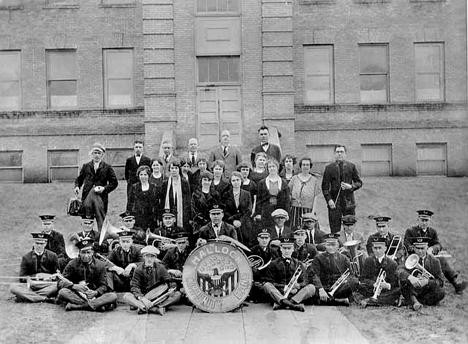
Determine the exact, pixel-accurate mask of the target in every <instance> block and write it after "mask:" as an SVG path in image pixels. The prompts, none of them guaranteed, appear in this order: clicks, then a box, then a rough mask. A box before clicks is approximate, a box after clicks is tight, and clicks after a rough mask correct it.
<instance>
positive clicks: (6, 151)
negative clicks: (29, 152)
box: [0, 149, 24, 183]
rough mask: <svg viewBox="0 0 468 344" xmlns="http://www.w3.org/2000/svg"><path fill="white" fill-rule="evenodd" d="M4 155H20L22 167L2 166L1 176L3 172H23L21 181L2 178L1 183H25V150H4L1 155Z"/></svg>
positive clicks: (0, 152)
mask: <svg viewBox="0 0 468 344" xmlns="http://www.w3.org/2000/svg"><path fill="white" fill-rule="evenodd" d="M3 153H19V154H20V159H21V165H19V166H15V165H13V166H11V165H10V166H0V174H1V173H2V171H11V170H21V180H2V178H0V183H23V182H24V165H23V153H24V151H23V150H20V149H18V150H16V149H12V150H2V151H0V154H3Z"/></svg>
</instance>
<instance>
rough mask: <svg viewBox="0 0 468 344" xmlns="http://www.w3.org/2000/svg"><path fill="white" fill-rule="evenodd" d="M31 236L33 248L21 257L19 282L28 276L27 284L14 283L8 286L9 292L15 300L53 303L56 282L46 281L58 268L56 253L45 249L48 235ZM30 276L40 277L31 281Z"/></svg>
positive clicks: (37, 234)
mask: <svg viewBox="0 0 468 344" xmlns="http://www.w3.org/2000/svg"><path fill="white" fill-rule="evenodd" d="M31 235H32V237H33V240H34V242H33V249H32V250H31V251H29V252H28V253H26V254H25V255H24V256H23V258H21V265H20V273H19V274H20V282H25V278H24V277H25V276H28V280H29V283H28V284H29V286H25V285H24V283H14V284H12V285H11V286H10V293H12V294H13V295H15V296H16V299H17V300H20V301H27V302H47V303H55V298H54V297H55V295H57V291H58V289H57V282H52V281H46V280H45V279H48V278H51V275H52V274H54V273H56V272H57V270H58V268H59V263H58V258H57V255H56V254H55V253H54V252H52V251H49V250H47V249H46V248H45V247H46V245H47V239H48V237H49V236H48V235H47V234H45V233H31ZM30 278H35V279H41V281H33V280H30Z"/></svg>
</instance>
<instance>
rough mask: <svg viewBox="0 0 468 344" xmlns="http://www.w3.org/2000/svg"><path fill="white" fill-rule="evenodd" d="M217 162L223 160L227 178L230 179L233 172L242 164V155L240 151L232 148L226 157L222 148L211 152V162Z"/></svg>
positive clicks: (230, 147)
mask: <svg viewBox="0 0 468 344" xmlns="http://www.w3.org/2000/svg"><path fill="white" fill-rule="evenodd" d="M216 160H222V161H224V163H225V164H226V167H225V169H224V175H225V176H226V178H229V177H230V175H231V172H232V171H235V170H236V167H237V165H239V164H240V163H241V162H242V155H241V153H240V151H239V150H238V149H237V148H235V147H232V146H229V147H228V152H227V155H226V156H224V152H223V149H222V147H221V146H219V147H218V148H216V149H215V150H214V151H212V152H211V154H210V158H209V162H210V163H212V162H213V161H216Z"/></svg>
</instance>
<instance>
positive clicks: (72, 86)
mask: <svg viewBox="0 0 468 344" xmlns="http://www.w3.org/2000/svg"><path fill="white" fill-rule="evenodd" d="M49 97H50V104H49V105H50V107H51V108H61V107H76V106H77V105H78V97H77V95H76V81H50V82H49Z"/></svg>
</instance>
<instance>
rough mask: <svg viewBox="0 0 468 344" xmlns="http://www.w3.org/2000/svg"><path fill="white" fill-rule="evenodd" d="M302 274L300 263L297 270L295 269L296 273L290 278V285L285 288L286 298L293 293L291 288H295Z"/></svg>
mask: <svg viewBox="0 0 468 344" xmlns="http://www.w3.org/2000/svg"><path fill="white" fill-rule="evenodd" d="M301 274H302V268H301V266H300V265H299V266H298V267H297V269H296V271H294V274H293V276H292V277H291V279H290V280H289V283H288V285H287V286H286V288H285V289H284V295H283V297H285V298H286V299H287V298H288V296H289V294H290V293H291V290H293V288H294V285H295V284H296V283H297V281H298V280H299V277H300V276H301Z"/></svg>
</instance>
